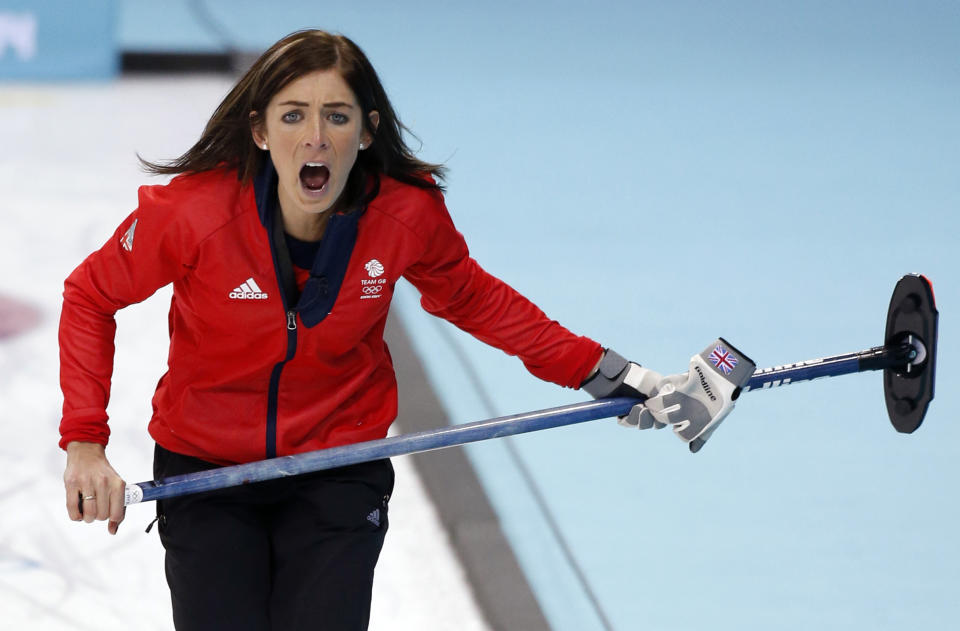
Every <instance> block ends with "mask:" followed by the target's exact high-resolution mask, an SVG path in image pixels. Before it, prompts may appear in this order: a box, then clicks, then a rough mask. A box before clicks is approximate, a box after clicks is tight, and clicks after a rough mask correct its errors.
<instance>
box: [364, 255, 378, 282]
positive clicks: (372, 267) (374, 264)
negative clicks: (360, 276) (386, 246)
mask: <svg viewBox="0 0 960 631" xmlns="http://www.w3.org/2000/svg"><path fill="white" fill-rule="evenodd" d="M363 268H364V269H365V270H367V274H369V275H370V278H376V277H377V276H380V275H382V274H383V264H382V263H381V262H380V261H378V260H377V259H370V260H369V261H367V264H366V265H364V266H363Z"/></svg>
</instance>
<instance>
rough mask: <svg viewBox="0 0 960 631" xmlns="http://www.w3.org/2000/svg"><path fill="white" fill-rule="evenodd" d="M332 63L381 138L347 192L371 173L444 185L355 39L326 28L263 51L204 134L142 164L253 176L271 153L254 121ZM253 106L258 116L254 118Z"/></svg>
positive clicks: (362, 158) (365, 154)
mask: <svg viewBox="0 0 960 631" xmlns="http://www.w3.org/2000/svg"><path fill="white" fill-rule="evenodd" d="M331 68H336V69H337V70H338V71H339V72H340V74H341V76H342V77H343V79H344V81H346V82H347V85H349V86H350V88H351V89H352V90H353V93H354V95H355V96H356V97H357V102H358V103H359V104H360V108H361V110H362V112H363V116H362V120H363V124H364V127H365V130H366V131H367V132H368V133H369V134H370V135H371V136H372V137H373V138H374V139H375V140H374V142H373V144H372V145H371V146H370V148H369V149H366V150H364V151H361V152H360V153H359V154H358V156H357V161H356V163H355V164H354V168H353V170H352V171H351V174H350V180H352V181H353V182H352V184H353V185H350V184H348V186H347V189H346V190H345V193H347V191H353V192H354V194H355V195H356V194H357V192H358V191H362V190H363V189H364V186H362V185H360V183H361V182H362V181H363V180H364V179H365V177H364V176H365V175H367V174H370V175H376V174H380V173H383V174H386V175H388V176H390V177H392V178H395V179H397V180H400V181H401V182H405V183H407V184H412V185H414V186H418V187H420V188H427V189H438V188H441V187H440V186H439V185H438V184H435V183H434V182H433V181H431V180H429V179H427V178H426V176H427V175H431V176H434V177H435V178H438V179H442V178H443V176H444V174H445V169H444V167H442V166H440V165H436V164H429V163H427V162H423V161H421V160H418V159H417V158H415V157H414V155H413V151H412V150H411V149H410V148H409V147H408V146H407V144H406V142H405V141H404V139H403V132H405V131H406V132H407V133H411V132H410V130H409V129H408V128H407V127H406V126H405V125H404V124H403V123H401V122H400V119H399V118H398V117H397V114H396V112H394V110H393V106H392V105H391V104H390V99H389V98H387V93H386V92H385V91H384V89H383V84H381V83H380V78H379V77H378V76H377V73H376V71H375V70H374V69H373V66H372V65H371V64H370V61H369V60H368V59H367V56H366V55H365V54H364V53H363V51H362V50H360V47H359V46H357V45H356V44H355V43H353V42H352V41H351V40H350V39H349V38H347V37H345V36H343V35H334V34H331V33H327V32H325V31H319V30H304V31H297V32H295V33H291V34H290V35H287V36H286V37H284V38H283V39H281V40H280V41H278V42H277V43H276V44H274V45H273V46H271V47H270V49H269V50H267V51H266V52H265V53H263V54H262V55H261V56H260V58H259V59H257V61H256V62H254V64H253V66H251V67H250V69H249V70H248V71H247V72H246V74H244V75H243V77H241V79H240V80H239V81H238V82H237V84H236V85H235V86H233V89H232V90H231V91H230V93H229V94H228V95H227V96H226V97H225V98H224V99H223V102H221V103H220V105H219V107H217V109H216V111H215V112H214V113H213V116H211V117H210V120H209V121H208V122H207V126H206V128H204V130H203V134H202V135H201V136H200V139H199V140H198V141H197V142H196V144H194V145H193V146H192V147H191V148H190V149H189V150H188V151H187V152H186V153H184V154H183V155H182V156H180V157H179V158H175V159H173V160H170V161H169V162H166V163H154V162H148V161H147V160H144V159H143V158H140V162H141V163H142V165H143V167H144V169H145V170H146V171H147V172H149V173H155V174H161V175H175V174H179V173H188V172H192V173H195V172H199V171H209V170H212V169H217V168H223V167H231V168H236V169H237V176H238V177H239V178H240V180H241V181H244V182H249V181H251V180H252V179H253V177H254V176H255V175H256V174H257V173H258V172H259V170H260V168H261V166H262V165H263V161H264V160H265V159H267V157H266V156H267V154H266V153H265V152H263V151H261V150H260V149H259V148H258V147H257V146H256V144H255V143H254V141H253V137H252V136H251V133H250V129H251V125H256V124H258V123H260V121H261V120H262V119H261V118H260V117H261V116H262V114H263V112H265V111H266V109H267V104H268V103H269V102H270V99H272V98H273V97H274V95H276V94H277V92H279V91H280V90H282V89H283V88H284V87H285V86H286V85H288V84H289V83H290V82H292V81H294V80H296V79H297V78H299V77H302V76H303V75H306V74H309V73H311V72H315V71H322V70H329V69H331ZM374 110H376V111H377V112H378V113H379V115H380V124H379V126H378V127H377V128H376V129H373V127H372V126H371V124H370V117H369V114H370V112H372V111H374ZM251 112H255V114H254V115H253V116H251ZM411 135H412V134H411ZM347 201H348V203H349V202H350V201H356V200H347Z"/></svg>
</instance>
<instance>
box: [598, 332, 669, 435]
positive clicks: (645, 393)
mask: <svg viewBox="0 0 960 631" xmlns="http://www.w3.org/2000/svg"><path fill="white" fill-rule="evenodd" d="M661 381H663V377H662V376H661V375H660V373H658V372H654V371H652V370H650V369H648V368H644V367H643V366H641V365H640V364H637V363H634V362H631V361H627V360H626V359H624V358H623V357H622V356H621V355H618V354H617V353H616V352H614V351H612V350H610V349H609V348H608V349H607V350H606V352H604V354H603V358H602V359H601V360H600V364H599V365H598V366H597V371H596V372H595V373H593V374H592V375H590V376H589V377H588V378H587V380H586V381H584V382H583V383H582V384H581V385H580V388H581V389H582V390H585V391H586V392H587V393H588V394H590V395H592V396H593V398H595V399H603V398H606V397H632V398H636V399H646V398H648V397H650V396H652V395H653V394H654V393H655V392H656V391H657V384H659V383H660V382H661ZM642 409H643V405H642V404H637V405H635V406H634V407H633V408H631V410H630V415H631V416H632V415H633V414H634V413H636V414H637V415H639V414H640V411H641V410H642ZM619 418H620V423H621V424H624V423H626V419H627V417H626V416H621V417H619ZM636 424H637V423H636V421H634V422H633V423H632V425H633V426H636Z"/></svg>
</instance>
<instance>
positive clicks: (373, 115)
mask: <svg viewBox="0 0 960 631" xmlns="http://www.w3.org/2000/svg"><path fill="white" fill-rule="evenodd" d="M367 118H369V119H370V127H372V128H373V132H374V133H376V131H377V128H378V127H379V126H380V112H378V111H377V110H373V111H371V112H370V113H369V114H368V115H367ZM360 141H361V142H363V144H364V145H365V146H367V147H369V146H370V145H372V144H373V134H372V133H370V132H369V131H368V127H367V126H364V128H363V133H361V134H360Z"/></svg>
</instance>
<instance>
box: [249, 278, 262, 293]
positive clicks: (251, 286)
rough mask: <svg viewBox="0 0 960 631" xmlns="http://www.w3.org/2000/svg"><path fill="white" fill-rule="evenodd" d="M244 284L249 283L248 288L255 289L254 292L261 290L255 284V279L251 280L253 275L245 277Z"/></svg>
mask: <svg viewBox="0 0 960 631" xmlns="http://www.w3.org/2000/svg"><path fill="white" fill-rule="evenodd" d="M246 284H247V285H250V289H252V290H253V291H256V292H261V291H263V290H262V289H260V287H258V286H257V281H255V280H253V276H251V277H250V278H248V279H247V283H246Z"/></svg>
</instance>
